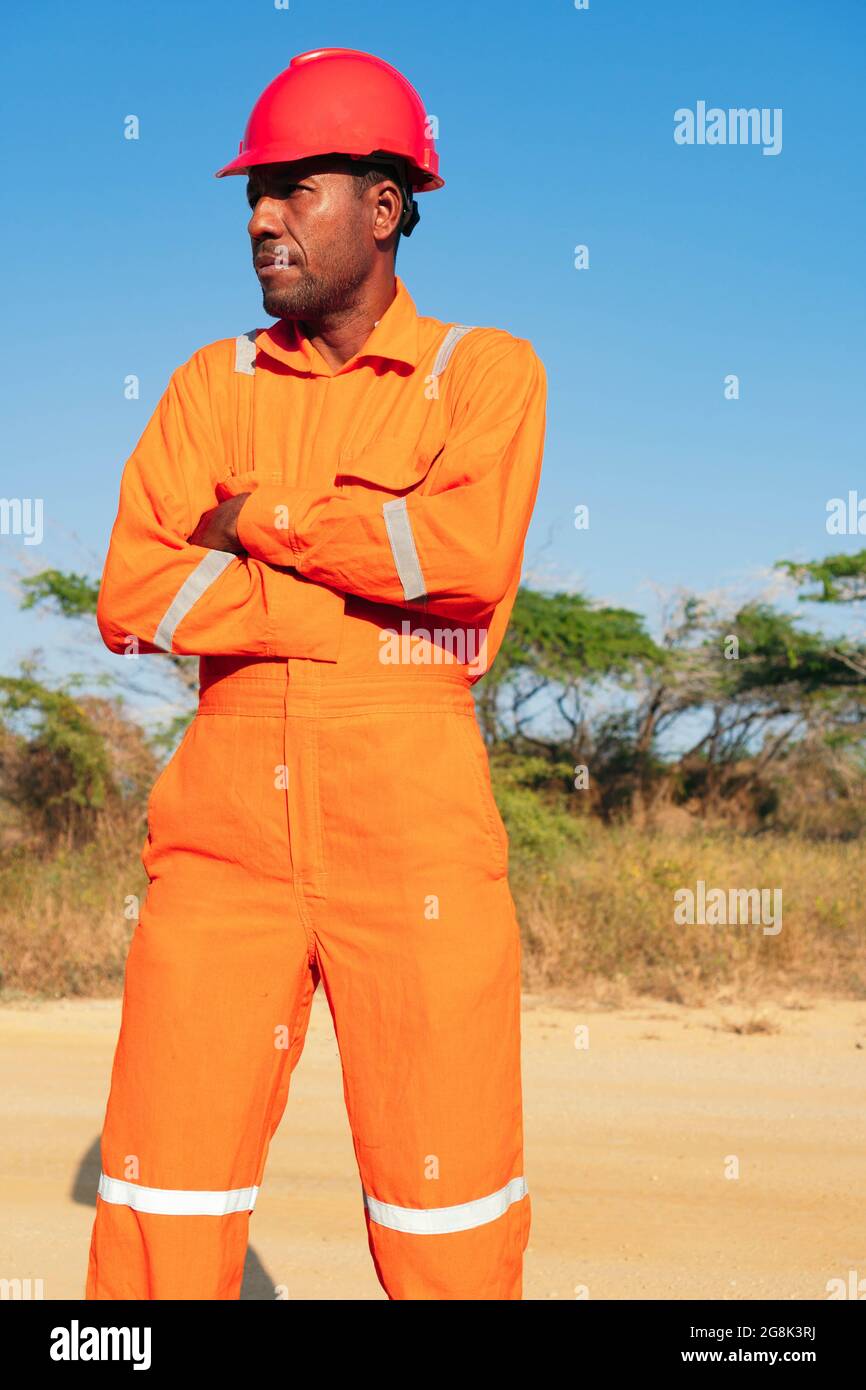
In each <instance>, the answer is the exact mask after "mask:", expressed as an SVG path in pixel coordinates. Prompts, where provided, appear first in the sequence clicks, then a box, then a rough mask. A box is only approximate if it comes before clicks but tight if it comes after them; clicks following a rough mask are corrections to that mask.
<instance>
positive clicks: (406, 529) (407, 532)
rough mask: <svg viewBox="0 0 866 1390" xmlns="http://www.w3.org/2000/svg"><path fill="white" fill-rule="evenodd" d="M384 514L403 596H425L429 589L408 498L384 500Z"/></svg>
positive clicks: (407, 597)
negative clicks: (422, 567) (417, 545)
mask: <svg viewBox="0 0 866 1390" xmlns="http://www.w3.org/2000/svg"><path fill="white" fill-rule="evenodd" d="M382 514H383V516H384V517H385V527H386V529H387V532H388V540H389V541H390V544H391V554H392V555H393V557H394V566H395V568H396V570H397V577H398V579H399V580H400V583H401V584H402V585H403V597H404V599H407V600H408V599H415V598H423V597H424V595H425V593H426V592H427V590H426V586H425V584H424V576H423V574H422V573H421V562H420V560H419V559H418V551H417V550H416V549H415V537H414V536H413V535H412V523H411V521H410V520H409V512H408V509H407V507H406V498H405V497H394V498H392V499H391V501H390V502H384V503H383V504H382Z"/></svg>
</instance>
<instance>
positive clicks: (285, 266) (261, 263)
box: [255, 256, 295, 275]
mask: <svg viewBox="0 0 866 1390" xmlns="http://www.w3.org/2000/svg"><path fill="white" fill-rule="evenodd" d="M294 267H295V262H294V261H291V260H289V261H287V260H284V259H283V258H282V257H281V258H280V259H279V260H278V259H277V258H276V256H257V257H256V260H255V270H256V274H257V275H275V274H277V273H278V272H280V271H283V270H292V269H293V268H294Z"/></svg>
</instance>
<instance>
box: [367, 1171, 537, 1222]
mask: <svg viewBox="0 0 866 1390" xmlns="http://www.w3.org/2000/svg"><path fill="white" fill-rule="evenodd" d="M526 1192H527V1188H526V1179H525V1178H512V1179H511V1182H510V1183H507V1184H506V1186H505V1187H503V1188H500V1190H499V1191H498V1192H492V1193H491V1194H490V1196H489V1197H479V1198H477V1200H476V1201H474V1202H462V1203H461V1204H460V1206H458V1207H428V1208H426V1209H424V1208H419V1207H392V1206H389V1205H388V1203H387V1202H377V1201H376V1199H375V1198H374V1197H369V1196H368V1195H367V1193H366V1192H365V1193H364V1205H365V1207H366V1208H367V1210H368V1212H369V1213H370V1220H371V1221H375V1222H376V1224H377V1225H378V1226H388V1227H389V1228H390V1229H391V1230H392V1231H404V1232H405V1233H406V1234H407V1235H411V1236H445V1235H451V1234H452V1233H453V1232H454V1231H471V1230H472V1228H473V1227H474V1226H486V1225H487V1224H488V1222H490V1221H496V1220H497V1219H498V1218H499V1217H500V1216H504V1215H505V1213H506V1212H507V1210H508V1208H509V1207H510V1206H511V1204H512V1202H519V1201H520V1199H521V1198H522V1197H525V1196H526Z"/></svg>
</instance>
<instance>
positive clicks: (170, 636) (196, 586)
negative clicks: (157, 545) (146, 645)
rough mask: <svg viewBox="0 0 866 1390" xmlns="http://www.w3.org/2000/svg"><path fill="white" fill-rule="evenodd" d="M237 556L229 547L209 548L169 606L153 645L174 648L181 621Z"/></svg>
mask: <svg viewBox="0 0 866 1390" xmlns="http://www.w3.org/2000/svg"><path fill="white" fill-rule="evenodd" d="M236 559H237V556H236V555H232V554H230V553H229V551H227V550H209V551H208V553H207V555H205V556H204V558H203V559H202V560H200V561H199V563H198V564H197V565H196V567H195V569H194V570H192V571H191V572H190V573H189V574H188V575H187V577H186V579H185V580H184V581H183V583H182V584H181V586H180V588H179V589H178V591H177V593H176V594H175V596H174V598H173V599H172V601H171V603H170V604H169V605H168V608H167V609H166V610H165V613H164V614H163V617H162V618H161V620H160V623H159V626H158V627H157V629H156V632H155V633H154V637H153V645H154V646H155V647H161V648H162V650H163V651H164V652H170V651H171V644H172V642H173V641H174V634H175V632H176V631H177V628H178V624H179V623H182V622H183V620H184V618H185V617H186V615H187V613H188V612H189V611H190V609H191V608H192V606H193V604H194V603H197V602H198V600H199V599H200V598H201V596H202V594H204V593H205V592H206V591H207V590H208V589H209V588H210V586H211V584H213V582H214V580H216V579H219V577H220V575H221V574H222V572H223V570H225V569H227V568H228V566H229V565H230V564H231V562H232V560H236Z"/></svg>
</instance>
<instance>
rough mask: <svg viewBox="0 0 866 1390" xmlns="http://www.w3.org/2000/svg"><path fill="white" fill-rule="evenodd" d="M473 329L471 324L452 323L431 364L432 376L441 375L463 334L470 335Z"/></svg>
mask: <svg viewBox="0 0 866 1390" xmlns="http://www.w3.org/2000/svg"><path fill="white" fill-rule="evenodd" d="M473 327H474V325H473V324H467V323H454V324H452V325H451V327H450V328H449V329H448V332H447V333H446V334H445V337H444V338H443V339H442V343H441V346H440V348H439V351H438V352H437V354H436V360H435V362H434V363H433V369H432V375H433V376H441V375H442V373H443V372H444V370H445V368H446V367H447V366H448V363H449V361H450V360H451V354H452V352H453V351H454V349H455V348H456V346H457V344H458V343H459V342H460V339H461V338H462V337H463V336H464V334H466V333H471V332H472V329H473Z"/></svg>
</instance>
